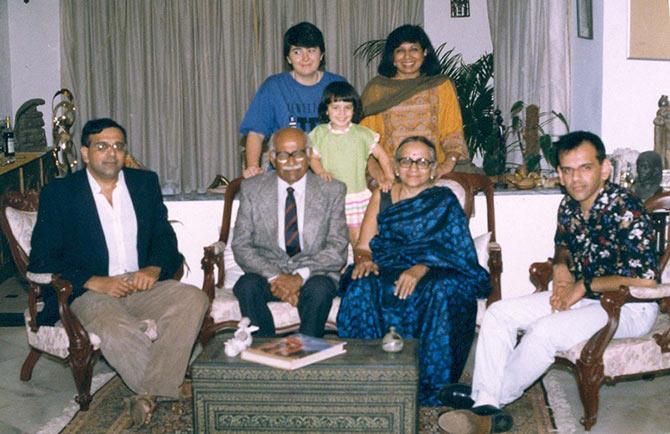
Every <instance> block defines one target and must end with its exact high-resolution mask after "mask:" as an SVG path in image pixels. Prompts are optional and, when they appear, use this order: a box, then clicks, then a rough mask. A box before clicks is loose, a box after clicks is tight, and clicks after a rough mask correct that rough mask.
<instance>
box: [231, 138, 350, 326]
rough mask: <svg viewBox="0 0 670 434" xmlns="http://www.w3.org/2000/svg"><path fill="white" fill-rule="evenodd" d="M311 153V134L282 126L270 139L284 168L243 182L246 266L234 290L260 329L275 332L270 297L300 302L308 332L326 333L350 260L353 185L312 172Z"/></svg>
mask: <svg viewBox="0 0 670 434" xmlns="http://www.w3.org/2000/svg"><path fill="white" fill-rule="evenodd" d="M310 153H311V149H310V147H309V146H308V140H307V136H306V135H305V133H303V132H302V131H300V130H298V129H295V128H284V129H282V130H279V131H277V132H276V133H275V134H274V135H273V136H272V138H271V140H270V161H271V162H272V164H273V165H274V166H275V168H276V169H277V171H276V172H270V173H266V174H263V175H260V176H255V177H253V178H249V179H246V180H244V181H243V182H242V186H241V190H240V207H239V211H238V214H237V220H236V223H235V232H234V236H233V242H232V247H233V254H234V255H235V261H236V262H237V263H238V264H239V265H240V267H242V269H243V270H244V272H245V273H244V275H243V276H242V277H240V279H239V280H238V281H237V283H236V284H235V287H234V288H233V292H234V293H235V296H236V297H237V299H238V300H239V303H240V310H241V311H242V315H244V316H247V317H249V318H250V319H251V323H252V324H254V325H257V326H258V327H259V330H258V332H257V333H256V335H257V336H273V335H274V334H275V326H274V321H273V319H272V314H271V313H270V309H269V308H268V306H267V303H268V302H269V301H280V300H281V301H285V302H288V303H291V304H292V305H293V306H297V307H298V312H299V314H300V332H301V333H303V334H306V335H310V336H317V337H320V336H323V332H324V326H325V324H326V319H327V318H328V312H329V311H330V307H331V304H332V301H333V298H334V297H335V295H336V292H337V289H336V283H337V281H338V279H339V273H340V270H341V269H342V267H343V266H344V264H345V262H346V256H347V243H348V238H347V226H346V221H345V217H344V195H345V190H346V188H345V185H344V184H343V183H341V182H339V181H331V182H325V181H323V180H322V179H321V178H319V177H318V176H316V175H314V174H313V173H311V172H308V171H307V167H308V161H309V156H310Z"/></svg>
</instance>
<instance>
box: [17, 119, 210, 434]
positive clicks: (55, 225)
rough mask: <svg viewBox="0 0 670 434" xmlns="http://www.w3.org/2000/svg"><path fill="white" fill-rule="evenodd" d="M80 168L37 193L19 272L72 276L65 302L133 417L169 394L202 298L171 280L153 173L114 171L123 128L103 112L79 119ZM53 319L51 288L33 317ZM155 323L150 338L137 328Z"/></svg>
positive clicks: (175, 261)
mask: <svg viewBox="0 0 670 434" xmlns="http://www.w3.org/2000/svg"><path fill="white" fill-rule="evenodd" d="M81 154H82V158H83V160H84V162H85V163H86V170H81V171H78V172H76V173H74V174H72V175H70V176H68V177H66V178H64V179H60V180H56V181H54V182H52V183H50V184H48V185H47V186H46V187H45V188H44V189H43V190H42V193H41V195H40V204H39V210H38V214H37V223H36V226H35V230H34V232H33V235H32V248H31V253H30V265H29V267H28V268H29V271H31V272H34V273H60V275H61V276H62V277H63V278H65V279H67V280H69V281H70V282H72V285H73V294H72V299H71V300H70V302H71V309H72V311H73V312H74V313H75V315H77V317H78V318H79V320H80V321H81V322H82V325H83V326H84V328H86V330H87V331H89V332H93V333H95V334H97V335H98V336H99V337H100V339H101V345H100V349H101V351H102V354H103V356H104V357H105V359H107V361H108V363H109V364H110V365H111V366H112V367H113V368H114V369H115V370H116V371H117V372H118V373H119V374H120V376H121V378H123V380H124V381H125V382H126V384H127V385H128V386H129V387H130V389H131V390H133V391H134V392H135V393H136V394H137V396H136V397H134V399H133V400H131V414H132V415H133V419H134V421H135V422H136V423H139V424H141V423H143V422H146V421H147V420H148V419H149V418H150V417H151V411H152V410H153V406H154V401H153V399H154V397H155V396H164V397H171V398H178V397H180V394H183V393H185V392H186V391H185V390H184V388H183V387H182V383H183V380H184V374H185V372H186V367H187V364H188V360H189V358H190V355H191V350H192V347H193V344H194V342H195V339H196V337H197V335H198V331H199V329H200V325H201V323H202V319H203V317H204V315H205V312H206V311H207V306H208V300H207V297H206V296H205V294H203V293H202V291H200V290H199V289H198V288H196V287H194V286H192V285H187V284H183V283H180V282H178V281H176V280H173V279H172V277H173V276H174V275H175V272H176V271H177V270H178V269H179V268H180V267H181V266H182V262H183V257H182V256H181V254H180V253H179V252H178V250H177V237H176V235H175V233H174V231H173V230H172V227H171V226H170V223H169V222H168V220H167V209H166V208H165V205H164V204H163V199H162V196H161V191H160V186H159V183H158V177H157V176H156V174H155V173H153V172H150V171H145V170H136V169H130V168H124V167H123V166H124V160H125V155H126V132H125V130H124V128H123V127H122V126H121V125H119V124H118V123H116V122H115V121H113V120H112V119H108V118H104V119H96V120H91V121H89V122H87V123H86V125H85V126H84V129H83V131H82V147H81ZM57 319H58V312H57V305H56V299H55V297H54V295H53V291H50V292H48V293H47V294H45V307H44V310H43V311H42V312H41V313H40V315H39V316H38V322H39V323H42V324H53V323H54V322H55V321H56V320H57ZM147 325H155V326H156V330H155V331H156V332H157V337H156V336H155V335H154V336H151V333H145V331H146V329H147Z"/></svg>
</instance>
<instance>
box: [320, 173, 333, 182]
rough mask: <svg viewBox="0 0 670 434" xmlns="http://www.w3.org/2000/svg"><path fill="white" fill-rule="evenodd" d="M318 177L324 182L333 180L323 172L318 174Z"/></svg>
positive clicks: (328, 174)
mask: <svg viewBox="0 0 670 434" xmlns="http://www.w3.org/2000/svg"><path fill="white" fill-rule="evenodd" d="M319 176H320V177H321V179H323V180H324V181H326V182H330V181H332V180H333V175H331V174H330V172H327V171H325V170H324V171H323V172H321V173H319Z"/></svg>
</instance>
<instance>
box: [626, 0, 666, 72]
mask: <svg viewBox="0 0 670 434" xmlns="http://www.w3.org/2000/svg"><path fill="white" fill-rule="evenodd" d="M628 24H629V29H628V36H629V39H628V58H629V59H650V60H670V44H668V41H670V1H668V0H630V1H629V15H628Z"/></svg>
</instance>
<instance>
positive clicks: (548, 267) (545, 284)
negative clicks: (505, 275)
mask: <svg viewBox="0 0 670 434" xmlns="http://www.w3.org/2000/svg"><path fill="white" fill-rule="evenodd" d="M528 272H529V273H530V281H531V282H532V283H533V285H534V286H535V290H536V291H537V292H541V291H546V290H548V289H549V282H551V277H552V274H553V268H552V260H551V258H549V259H547V260H546V261H545V262H533V263H532V264H530V268H529V269H528Z"/></svg>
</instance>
